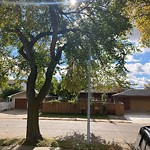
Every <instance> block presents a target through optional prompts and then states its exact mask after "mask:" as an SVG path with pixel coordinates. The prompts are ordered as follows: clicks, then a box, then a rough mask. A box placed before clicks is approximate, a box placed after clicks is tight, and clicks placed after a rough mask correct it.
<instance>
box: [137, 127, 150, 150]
mask: <svg viewBox="0 0 150 150" xmlns="http://www.w3.org/2000/svg"><path fill="white" fill-rule="evenodd" d="M135 150H150V126H144V127H142V128H141V129H140V131H139V134H138V136H137V139H136V142H135Z"/></svg>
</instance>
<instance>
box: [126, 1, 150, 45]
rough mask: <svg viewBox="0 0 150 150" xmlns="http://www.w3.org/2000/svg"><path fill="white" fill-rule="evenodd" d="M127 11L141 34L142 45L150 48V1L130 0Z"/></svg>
mask: <svg viewBox="0 0 150 150" xmlns="http://www.w3.org/2000/svg"><path fill="white" fill-rule="evenodd" d="M126 11H127V14H128V16H129V17H130V19H131V21H132V23H133V24H134V25H135V26H136V27H137V28H138V30H139V31H140V33H141V39H140V41H141V43H142V45H143V46H147V47H150V1H149V0H144V1H143V0H128V2H127V4H126Z"/></svg>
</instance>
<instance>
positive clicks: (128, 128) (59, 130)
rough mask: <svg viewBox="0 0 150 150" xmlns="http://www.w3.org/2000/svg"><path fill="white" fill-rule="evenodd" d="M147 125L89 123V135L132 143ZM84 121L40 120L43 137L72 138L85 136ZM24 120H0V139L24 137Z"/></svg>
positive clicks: (111, 122) (85, 124)
mask: <svg viewBox="0 0 150 150" xmlns="http://www.w3.org/2000/svg"><path fill="white" fill-rule="evenodd" d="M145 125H149V124H148V123H143V124H142V123H127V122H126V123H119V122H115V121H114V122H113V121H106V122H91V133H93V135H94V136H96V138H102V139H105V140H106V141H114V142H119V143H134V142H135V139H136V137H137V134H138V131H139V129H140V127H142V126H145ZM86 126H87V122H86V121H69V120H68V121H64V120H40V129H41V133H42V135H43V137H58V136H59V137H60V136H62V137H65V136H69V135H70V137H73V136H75V135H78V136H79V137H80V136H82V135H83V134H84V135H86ZM25 132H26V119H11V118H7V119H4V118H1V119H0V137H1V138H6V137H7V138H21V137H25V134H26V133H25Z"/></svg>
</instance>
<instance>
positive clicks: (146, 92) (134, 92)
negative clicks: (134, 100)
mask: <svg viewBox="0 0 150 150" xmlns="http://www.w3.org/2000/svg"><path fill="white" fill-rule="evenodd" d="M113 96H150V89H130V90H127V91H124V92H121V93H117V94H114V95H113Z"/></svg>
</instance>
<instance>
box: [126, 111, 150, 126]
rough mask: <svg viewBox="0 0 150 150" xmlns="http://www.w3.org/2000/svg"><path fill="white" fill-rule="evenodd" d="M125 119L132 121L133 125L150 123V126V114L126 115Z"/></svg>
mask: <svg viewBox="0 0 150 150" xmlns="http://www.w3.org/2000/svg"><path fill="white" fill-rule="evenodd" d="M124 117H125V118H126V119H127V120H128V121H131V122H132V123H149V124H150V113H148V112H147V113H143V112H141V113H140V112H132V113H125V115H124Z"/></svg>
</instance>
